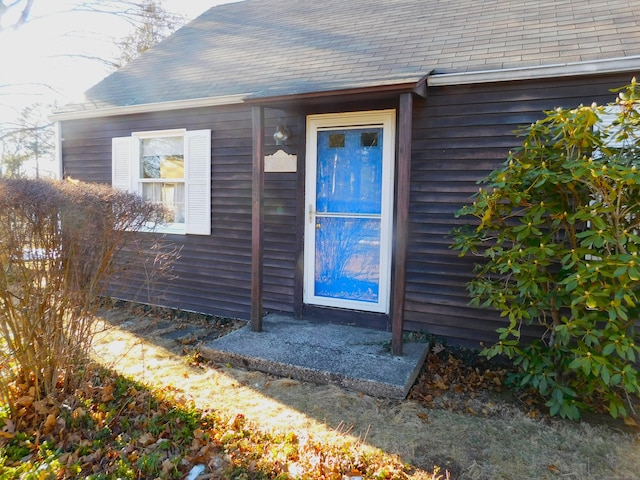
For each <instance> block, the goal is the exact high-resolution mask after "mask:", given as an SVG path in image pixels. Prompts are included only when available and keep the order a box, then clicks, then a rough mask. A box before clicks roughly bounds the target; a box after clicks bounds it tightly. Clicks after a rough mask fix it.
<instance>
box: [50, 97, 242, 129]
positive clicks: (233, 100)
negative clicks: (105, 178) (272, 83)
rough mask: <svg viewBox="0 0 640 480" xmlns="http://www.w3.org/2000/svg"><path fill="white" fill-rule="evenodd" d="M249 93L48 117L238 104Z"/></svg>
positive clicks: (59, 118)
mask: <svg viewBox="0 0 640 480" xmlns="http://www.w3.org/2000/svg"><path fill="white" fill-rule="evenodd" d="M249 95H250V94H248V93H241V94H238V95H226V96H221V97H205V98H193V99H187V100H174V101H169V102H155V103H143V104H140V105H125V106H119V107H106V108H94V109H86V110H76V111H71V112H59V113H54V114H53V115H51V116H50V118H51V120H53V121H54V122H58V121H65V120H82V119H87V118H101V117H116V116H119V115H135V114H137V113H152V112H167V111H171V110H185V109H189V108H202V107H215V106H223V105H239V104H241V103H242V102H243V100H244V99H245V98H246V97H247V96H249Z"/></svg>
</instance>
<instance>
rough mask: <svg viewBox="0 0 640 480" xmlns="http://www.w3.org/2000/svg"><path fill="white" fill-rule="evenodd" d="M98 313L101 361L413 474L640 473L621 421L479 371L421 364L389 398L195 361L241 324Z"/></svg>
mask: <svg viewBox="0 0 640 480" xmlns="http://www.w3.org/2000/svg"><path fill="white" fill-rule="evenodd" d="M102 318H103V319H104V327H105V329H104V331H103V332H102V333H100V334H99V336H98V337H97V339H96V342H95V353H96V358H98V359H99V360H100V361H102V362H103V363H105V364H106V365H107V366H110V367H113V368H115V369H116V370H118V371H119V372H121V373H123V374H126V375H129V376H132V377H134V378H136V379H137V380H140V381H144V382H146V383H149V384H151V385H171V386H172V387H173V388H175V389H177V390H178V391H180V392H182V394H183V395H185V396H188V397H190V398H192V399H193V400H194V401H195V402H196V404H197V405H198V406H199V407H200V408H203V409H215V410H218V411H221V412H223V413H225V414H228V415H235V414H238V413H241V414H243V415H244V416H245V417H247V418H248V419H249V421H251V422H253V423H255V424H257V425H259V426H260V428H261V429H263V430H264V431H266V432H269V431H273V432H294V433H295V434H296V435H297V436H298V437H299V438H306V437H311V438H314V439H317V440H322V441H326V442H333V443H337V444H340V442H351V443H353V442H354V441H355V442H359V443H360V444H361V445H362V446H363V448H364V449H365V451H366V449H369V448H370V449H381V450H383V451H385V452H388V453H391V454H397V455H399V456H400V457H401V458H402V459H403V460H404V461H406V462H408V463H411V464H413V465H414V466H416V467H417V468H418V470H417V471H416V473H415V475H414V478H430V476H429V477H428V476H427V473H426V471H431V470H432V469H433V467H434V466H436V465H437V466H439V467H441V468H442V469H443V470H444V469H447V470H449V471H450V472H451V477H450V478H454V479H495V478H514V479H516V478H565V477H566V478H580V479H586V480H589V479H600V478H609V479H631V478H637V477H636V476H637V472H638V471H640V439H639V437H638V435H637V434H636V433H633V432H629V431H624V429H623V428H622V425H621V424H620V422H618V423H614V424H607V425H603V424H597V423H591V422H581V423H574V422H568V421H561V420H555V419H549V418H547V417H546V416H544V415H542V414H539V413H538V414H532V412H533V411H536V410H535V409H532V408H529V407H530V406H527V405H526V402H525V403H523V400H521V399H518V398H516V397H513V396H510V395H508V394H505V393H504V391H502V392H501V391H499V389H493V390H492V389H486V388H482V387H481V385H480V383H481V382H482V381H485V380H487V381H489V382H493V383H494V384H495V385H496V386H497V385H498V382H497V380H496V379H495V378H496V377H493V376H492V375H493V374H491V375H490V374H485V373H484V372H482V371H480V370H479V371H478V379H476V380H477V382H476V384H475V386H474V387H473V388H467V387H461V386H458V387H457V388H456V387H455V386H454V385H453V386H452V385H451V383H449V385H446V384H444V383H443V384H442V385H441V386H447V388H445V389H440V390H441V391H439V392H438V389H434V388H433V387H434V385H431V386H429V382H431V383H433V382H435V381H438V379H435V380H434V377H433V375H432V374H427V373H428V372H427V371H426V370H425V371H423V373H422V374H421V376H420V379H419V380H418V383H417V384H416V386H415V387H414V389H413V390H412V392H411V395H410V397H411V398H410V399H408V400H405V401H394V400H388V399H383V398H376V397H372V396H368V395H362V394H358V393H356V392H350V391H346V390H342V389H340V388H338V387H335V386H331V385H315V384H311V383H306V382H300V381H296V380H291V379H288V378H278V377H273V376H270V375H266V374H263V373H260V372H255V371H247V370H243V369H239V368H231V367H230V366H226V365H216V364H208V363H205V362H202V361H201V359H200V358H199V356H198V353H197V345H198V342H199V341H201V340H202V339H210V338H215V336H216V335H221V334H224V333H227V332H228V331H230V330H232V329H234V328H238V327H239V326H241V325H243V323H244V322H240V321H232V320H228V319H218V318H215V317H204V316H198V315H191V314H181V313H180V312H174V311H169V310H157V309H138V310H134V311H126V310H121V309H119V310H109V311H105V312H103V316H102ZM437 358H438V359H439V360H438V361H442V360H441V359H442V358H446V357H444V355H443V354H442V353H440V354H438V355H437ZM431 362H434V359H433V357H431ZM474 371H475V370H474ZM496 375H499V374H496ZM467 376H468V375H467ZM441 377H442V378H441V379H440V380H441V381H442V382H444V381H445V379H444V377H443V376H442V375H441ZM480 377H482V378H480ZM500 382H501V380H500ZM430 391H431V392H432V393H429V392H430ZM429 395H431V398H429ZM421 469H424V471H421Z"/></svg>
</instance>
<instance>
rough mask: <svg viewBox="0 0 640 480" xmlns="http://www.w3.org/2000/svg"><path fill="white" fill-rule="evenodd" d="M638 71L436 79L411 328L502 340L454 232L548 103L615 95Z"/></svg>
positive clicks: (408, 312) (415, 221) (412, 250)
mask: <svg viewBox="0 0 640 480" xmlns="http://www.w3.org/2000/svg"><path fill="white" fill-rule="evenodd" d="M630 79H631V76H622V75H618V76H601V77H582V78H564V79H555V80H544V81H543V80H538V81H527V82H525V81H520V82H504V83H493V84H484V85H467V86H457V87H432V88H430V89H429V92H428V98H427V99H426V100H418V101H416V102H415V106H414V121H413V154H412V170H411V204H410V215H409V221H410V226H409V251H408V263H407V287H406V290H407V291H406V304H405V321H406V322H405V328H408V329H414V330H426V331H428V332H430V333H433V334H437V335H442V336H446V337H449V338H450V339H452V340H454V341H456V342H458V343H464V344H472V345H476V346H477V345H478V342H480V341H485V342H487V341H492V340H495V338H496V334H495V329H496V328H497V327H498V326H500V324H501V323H502V322H503V320H502V319H501V318H500V317H499V316H498V315H497V314H496V313H495V312H493V311H488V310H483V309H477V308H472V307H470V306H469V305H468V302H469V296H468V293H467V291H466V284H467V282H468V281H469V280H471V278H472V267H473V258H471V257H466V258H459V257H458V256H457V252H455V251H452V250H451V249H450V248H449V247H450V244H451V240H450V238H449V237H448V235H449V232H450V231H451V229H452V228H453V227H454V226H455V225H462V224H463V223H465V222H467V221H468V219H464V218H459V219H456V218H455V213H456V211H457V210H458V209H460V208H461V207H462V206H463V205H464V204H466V203H469V202H472V201H473V199H472V196H473V194H474V193H475V192H477V190H478V185H477V183H476V182H477V181H478V180H480V179H482V178H483V177H485V176H486V175H487V174H488V173H489V172H490V171H491V170H492V169H494V168H496V167H498V166H499V165H500V164H501V163H502V162H504V160H505V158H506V155H507V153H508V152H509V150H510V149H512V148H514V147H516V146H517V145H518V144H519V139H518V138H517V137H516V135H515V134H514V130H516V129H518V128H519V127H521V126H523V125H529V124H531V123H532V122H534V121H536V120H538V119H540V118H542V117H543V116H544V115H543V113H542V112H543V111H544V110H551V109H553V108H555V107H575V106H578V105H579V104H587V105H588V104H591V103H592V102H594V101H596V102H598V103H608V102H611V101H613V100H614V99H615V94H614V93H611V92H610V91H609V89H611V88H615V87H619V86H622V85H624V84H626V83H628V82H629V81H630Z"/></svg>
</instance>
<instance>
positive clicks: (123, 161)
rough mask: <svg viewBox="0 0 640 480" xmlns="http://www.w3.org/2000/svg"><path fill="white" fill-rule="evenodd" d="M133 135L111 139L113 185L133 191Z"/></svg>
mask: <svg viewBox="0 0 640 480" xmlns="http://www.w3.org/2000/svg"><path fill="white" fill-rule="evenodd" d="M131 141H132V139H131V137H117V138H112V139H111V186H113V187H114V188H117V189H119V190H125V191H127V192H130V191H131V164H132V161H131Z"/></svg>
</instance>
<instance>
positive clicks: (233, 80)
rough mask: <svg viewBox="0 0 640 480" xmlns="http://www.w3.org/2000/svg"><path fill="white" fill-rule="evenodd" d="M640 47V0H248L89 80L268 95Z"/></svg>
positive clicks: (100, 97)
mask: <svg viewBox="0 0 640 480" xmlns="http://www.w3.org/2000/svg"><path fill="white" fill-rule="evenodd" d="M639 55H640V0H628V1H622V0H614V1H612V0H542V1H536V0H457V1H451V0H246V1H242V2H237V3H231V4H226V5H221V6H218V7H214V8H212V9H210V10H209V11H207V12H206V13H204V14H203V15H201V16H200V17H199V18H197V19H196V20H194V21H193V22H191V23H190V24H188V25H187V26H185V27H183V28H182V29H180V30H179V31H178V32H176V33H175V34H174V35H172V36H171V37H169V38H168V39H166V40H165V41H163V42H161V43H160V44H159V45H157V46H156V47H154V48H153V49H151V50H150V51H148V52H147V53H146V54H144V55H142V57H140V58H138V59H136V60H134V61H132V62H131V63H130V64H128V65H126V66H125V67H124V68H122V69H121V70H119V71H117V72H115V73H113V74H112V75H110V76H109V77H107V78H106V79H104V80H103V81H102V82H100V83H99V84H97V85H96V86H94V87H93V88H92V89H90V90H89V91H88V92H87V94H86V98H87V103H85V104H84V105H78V106H76V107H74V108H82V109H92V108H106V107H120V106H132V105H141V104H147V103H156V102H168V101H177V100H186V99H197V98H207V97H219V96H228V95H237V94H246V95H247V96H257V97H268V96H279V95H285V94H297V93H309V92H326V91H334V90H343V89H351V88H360V87H369V86H385V85H395V84H404V83H409V82H416V81H418V80H419V79H420V78H423V77H424V76H425V75H427V74H429V73H430V72H434V73H435V74H438V73H455V72H458V73H459V72H478V71H488V70H500V69H513V68H519V67H536V66H545V65H557V64H565V63H571V62H584V61H595V60H603V59H614V58H624V57H635V56H639Z"/></svg>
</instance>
